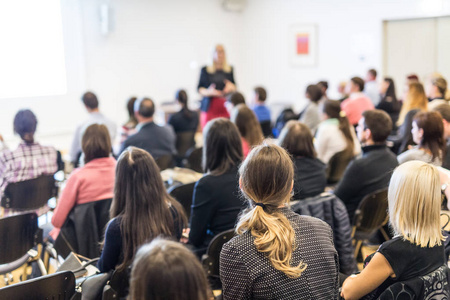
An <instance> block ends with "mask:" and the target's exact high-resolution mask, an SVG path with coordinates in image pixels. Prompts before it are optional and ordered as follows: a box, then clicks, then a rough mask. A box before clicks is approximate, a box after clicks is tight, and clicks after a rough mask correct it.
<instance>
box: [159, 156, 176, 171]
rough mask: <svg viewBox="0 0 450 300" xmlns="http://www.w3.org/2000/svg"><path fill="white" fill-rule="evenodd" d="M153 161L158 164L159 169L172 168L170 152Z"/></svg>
mask: <svg viewBox="0 0 450 300" xmlns="http://www.w3.org/2000/svg"><path fill="white" fill-rule="evenodd" d="M155 162H156V164H157V165H158V167H159V170H160V171H163V170H165V169H169V168H172V167H173V165H174V163H173V156H172V155H171V154H167V155H163V156H160V157H158V158H157V159H155Z"/></svg>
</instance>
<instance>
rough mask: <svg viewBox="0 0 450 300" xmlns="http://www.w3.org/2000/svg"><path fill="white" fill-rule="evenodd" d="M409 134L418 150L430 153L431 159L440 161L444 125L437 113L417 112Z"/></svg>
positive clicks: (443, 149)
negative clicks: (421, 149)
mask: <svg viewBox="0 0 450 300" xmlns="http://www.w3.org/2000/svg"><path fill="white" fill-rule="evenodd" d="M411 134H412V137H413V140H414V142H415V143H416V144H417V145H419V147H420V148H423V149H427V150H429V151H430V152H431V154H432V156H433V159H435V158H441V159H442V155H443V153H444V151H445V140H444V124H443V123H442V117H441V115H440V114H439V113H438V112H435V111H428V112H424V111H422V112H418V113H417V114H416V115H415V116H414V119H413V122H412V129H411Z"/></svg>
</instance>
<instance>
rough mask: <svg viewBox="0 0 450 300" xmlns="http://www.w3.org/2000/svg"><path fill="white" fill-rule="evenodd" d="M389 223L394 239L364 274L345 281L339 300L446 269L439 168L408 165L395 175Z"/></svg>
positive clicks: (419, 162)
mask: <svg viewBox="0 0 450 300" xmlns="http://www.w3.org/2000/svg"><path fill="white" fill-rule="evenodd" d="M388 201H389V219H390V223H391V225H392V228H393V229H394V232H395V237H394V238H393V239H392V240H390V241H387V242H385V243H383V244H382V245H381V246H380V248H379V249H378V251H377V252H376V254H375V255H374V256H373V258H372V260H371V261H370V263H369V264H368V265H367V266H366V268H365V269H364V270H363V271H362V272H361V273H360V274H359V275H357V276H352V277H349V278H347V280H346V281H345V282H344V284H343V286H342V293H341V296H342V297H344V298H345V299H346V300H351V299H360V298H361V297H362V296H364V295H366V294H368V293H370V292H372V291H373V290H375V289H376V288H378V287H380V288H378V290H377V294H380V293H381V292H382V291H383V288H385V287H387V286H389V285H390V284H392V283H395V282H398V281H404V280H408V279H411V278H415V277H418V276H423V275H425V274H428V273H430V272H432V271H434V270H436V269H437V268H439V267H440V266H442V265H444V264H445V263H446V261H445V258H444V245H443V242H442V241H443V240H444V237H443V235H442V231H441V227H440V224H439V222H440V210H441V185H440V177H439V172H438V170H437V168H436V167H434V166H432V165H430V164H427V163H424V162H421V161H410V162H406V163H404V164H402V165H401V166H399V167H398V168H397V169H396V170H395V171H394V174H393V175H392V178H391V182H390V184H389V192H388Z"/></svg>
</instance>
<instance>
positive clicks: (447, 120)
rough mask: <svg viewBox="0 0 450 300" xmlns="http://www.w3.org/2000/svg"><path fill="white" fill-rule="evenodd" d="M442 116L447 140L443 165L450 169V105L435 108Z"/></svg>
mask: <svg viewBox="0 0 450 300" xmlns="http://www.w3.org/2000/svg"><path fill="white" fill-rule="evenodd" d="M433 111H437V112H438V113H440V114H441V116H442V124H443V126H444V139H445V141H446V149H445V156H444V160H443V162H442V167H443V168H446V169H449V170H450V105H448V104H441V105H438V106H437V107H435V108H434V109H433Z"/></svg>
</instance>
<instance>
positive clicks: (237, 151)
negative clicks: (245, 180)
mask: <svg viewBox="0 0 450 300" xmlns="http://www.w3.org/2000/svg"><path fill="white" fill-rule="evenodd" d="M242 158H243V154H242V142H241V136H240V134H239V130H238V128H237V127H236V125H234V124H233V123H232V122H231V121H230V120H227V119H225V118H217V119H214V120H211V121H209V122H208V123H207V124H206V126H205V128H204V129H203V158H202V164H203V170H204V172H205V173H211V174H212V175H221V174H223V173H226V172H227V171H229V170H230V169H231V168H232V167H234V166H237V165H238V164H239V163H240V162H241V161H242Z"/></svg>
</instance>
